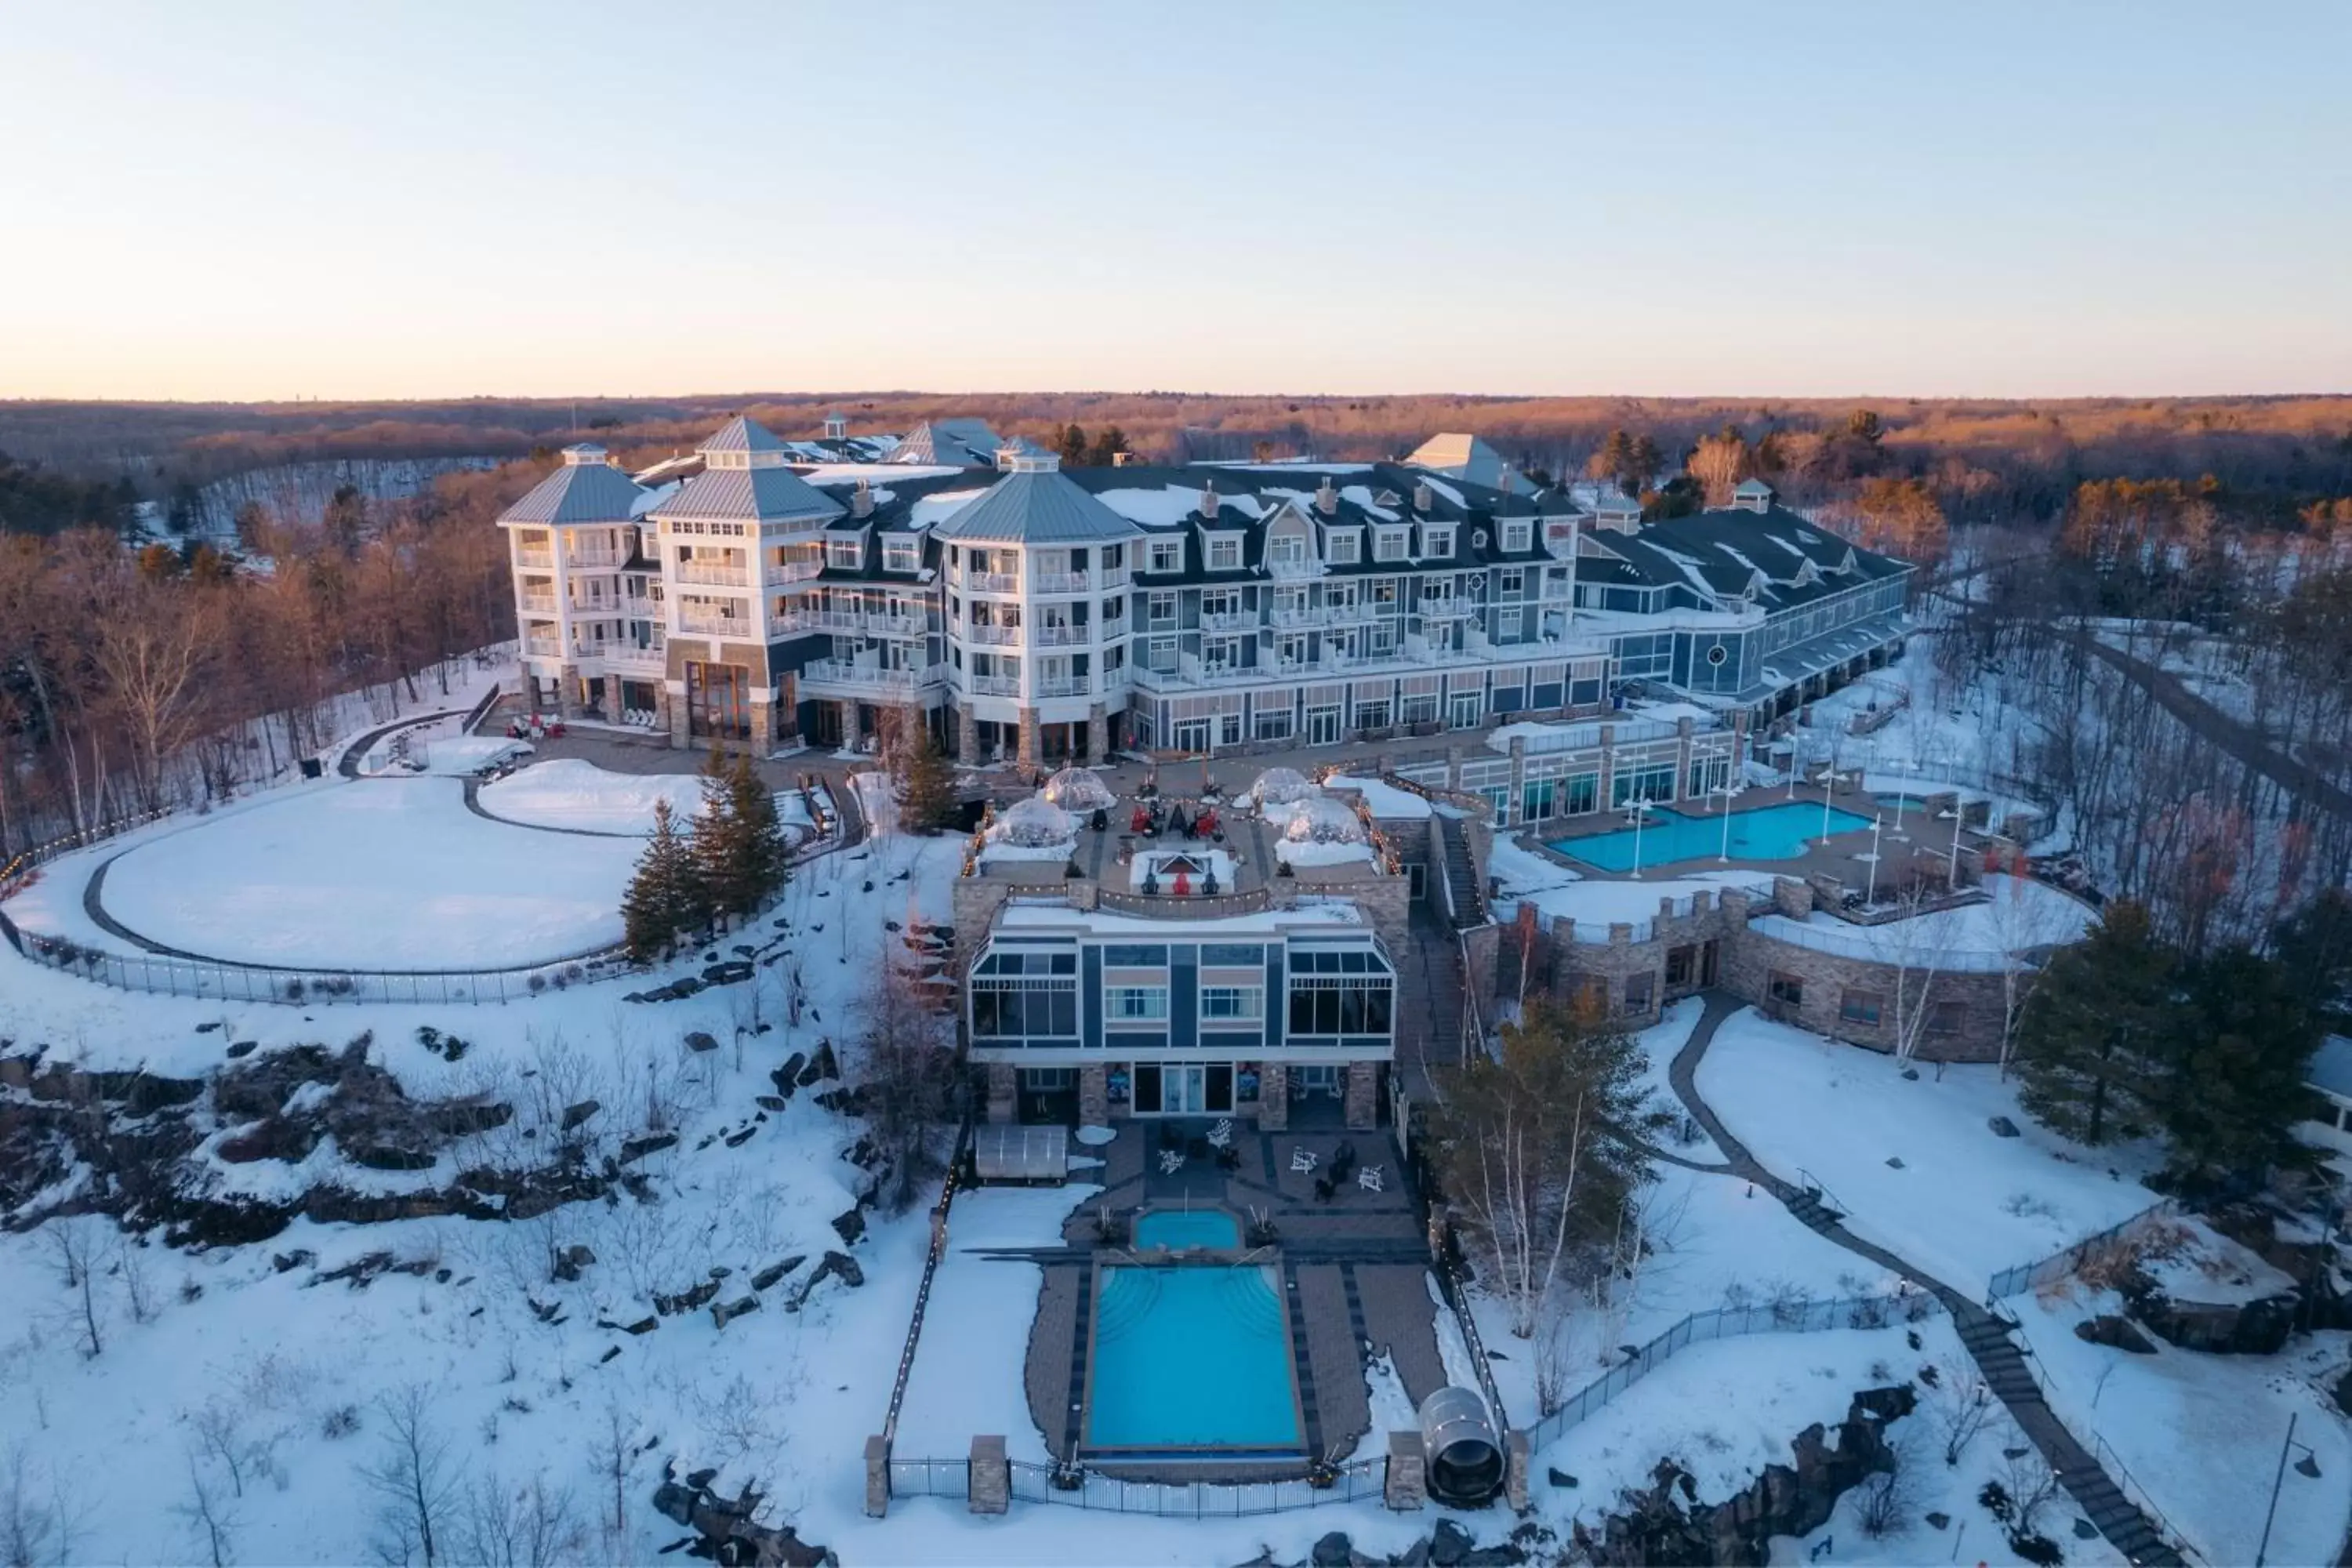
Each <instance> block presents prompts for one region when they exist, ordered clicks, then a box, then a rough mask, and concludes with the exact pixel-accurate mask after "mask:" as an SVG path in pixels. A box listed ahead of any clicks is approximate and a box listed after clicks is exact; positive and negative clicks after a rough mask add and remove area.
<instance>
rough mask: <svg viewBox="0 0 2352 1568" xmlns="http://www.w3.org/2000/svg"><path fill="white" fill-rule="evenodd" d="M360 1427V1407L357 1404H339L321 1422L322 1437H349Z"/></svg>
mask: <svg viewBox="0 0 2352 1568" xmlns="http://www.w3.org/2000/svg"><path fill="white" fill-rule="evenodd" d="M359 1429H360V1407H359V1406H358V1405H336V1406H335V1407H334V1408H333V1409H332V1410H330V1411H328V1412H327V1414H326V1415H325V1416H324V1417H323V1418H321V1419H320V1422H319V1436H321V1437H327V1438H336V1437H348V1436H351V1435H352V1433H354V1432H356V1431H358V1430H359Z"/></svg>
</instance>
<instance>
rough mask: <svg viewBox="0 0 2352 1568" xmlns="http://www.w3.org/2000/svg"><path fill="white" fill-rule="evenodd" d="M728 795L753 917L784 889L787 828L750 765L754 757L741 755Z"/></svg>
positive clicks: (729, 778)
mask: <svg viewBox="0 0 2352 1568" xmlns="http://www.w3.org/2000/svg"><path fill="white" fill-rule="evenodd" d="M727 795H728V801H729V804H730V809H731V810H732V812H733V814H734V817H735V821H736V824H737V831H738V832H739V833H740V836H741V844H742V856H743V867H742V872H743V887H742V889H741V890H742V891H744V892H748V893H749V894H750V895H751V902H750V903H749V904H748V905H746V906H745V907H744V909H743V910H742V912H743V913H746V914H748V913H750V912H751V910H755V909H757V908H758V907H759V906H760V903H761V900H764V899H766V898H767V897H768V895H769V894H771V893H772V892H774V891H775V890H776V889H778V888H781V887H782V886H783V885H784V863H785V860H786V858H787V857H788V856H789V855H790V853H791V850H790V847H789V846H787V845H786V844H785V842H784V825H783V823H782V821H781V820H780V819H779V818H778V817H777V816H776V795H775V792H774V791H773V790H771V789H770V788H769V787H768V785H767V783H766V781H765V780H763V779H761V777H760V775H759V773H758V772H757V771H756V770H755V769H754V768H753V767H752V765H751V753H750V752H737V753H736V755H735V761H734V763H733V765H732V766H731V767H730V768H729V770H728V773H727Z"/></svg>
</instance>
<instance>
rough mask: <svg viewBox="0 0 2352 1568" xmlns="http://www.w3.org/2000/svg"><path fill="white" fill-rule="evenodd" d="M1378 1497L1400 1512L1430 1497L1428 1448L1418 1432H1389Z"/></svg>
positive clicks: (1408, 1509) (1413, 1507) (1418, 1505)
mask: <svg viewBox="0 0 2352 1568" xmlns="http://www.w3.org/2000/svg"><path fill="white" fill-rule="evenodd" d="M1428 1500H1429V1450H1428V1446H1427V1445H1426V1444H1424V1443H1423V1441H1422V1436H1421V1434H1420V1433H1419V1432H1391V1433H1390V1434H1389V1474H1388V1479H1387V1481H1386V1482H1385V1483H1384V1484H1383V1485H1382V1486H1381V1501H1382V1502H1384V1503H1386V1504H1388V1506H1389V1507H1391V1508H1392V1509H1395V1510H1398V1511H1399V1512H1401V1513H1402V1512H1409V1511H1411V1510H1414V1509H1417V1508H1419V1507H1421V1506H1422V1504H1423V1503H1425V1502H1427V1501H1428Z"/></svg>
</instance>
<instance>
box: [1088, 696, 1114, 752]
mask: <svg viewBox="0 0 2352 1568" xmlns="http://www.w3.org/2000/svg"><path fill="white" fill-rule="evenodd" d="M1086 760H1087V762H1088V763H1092V764H1094V765H1095V766H1097V767H1099V766H1101V765H1102V764H1103V763H1107V762H1108V761H1110V715H1109V714H1108V713H1106V712H1104V711H1103V706H1102V704H1101V703H1099V702H1097V703H1096V704H1095V709H1094V711H1093V712H1092V713H1091V714H1089V715H1088V716H1087V755H1086Z"/></svg>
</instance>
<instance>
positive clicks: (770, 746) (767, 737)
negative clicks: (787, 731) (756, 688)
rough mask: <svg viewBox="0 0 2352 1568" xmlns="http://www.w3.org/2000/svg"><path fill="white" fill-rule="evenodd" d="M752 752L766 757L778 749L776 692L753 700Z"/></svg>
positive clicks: (756, 755)
mask: <svg viewBox="0 0 2352 1568" xmlns="http://www.w3.org/2000/svg"><path fill="white" fill-rule="evenodd" d="M775 749H776V694H775V693H774V691H772V690H771V691H770V692H769V693H768V695H766V696H765V697H755V698H753V699H752V700H751V754H752V755H753V756H755V757H764V756H766V755H767V754H768V753H769V752H772V751H774V750H775Z"/></svg>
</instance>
